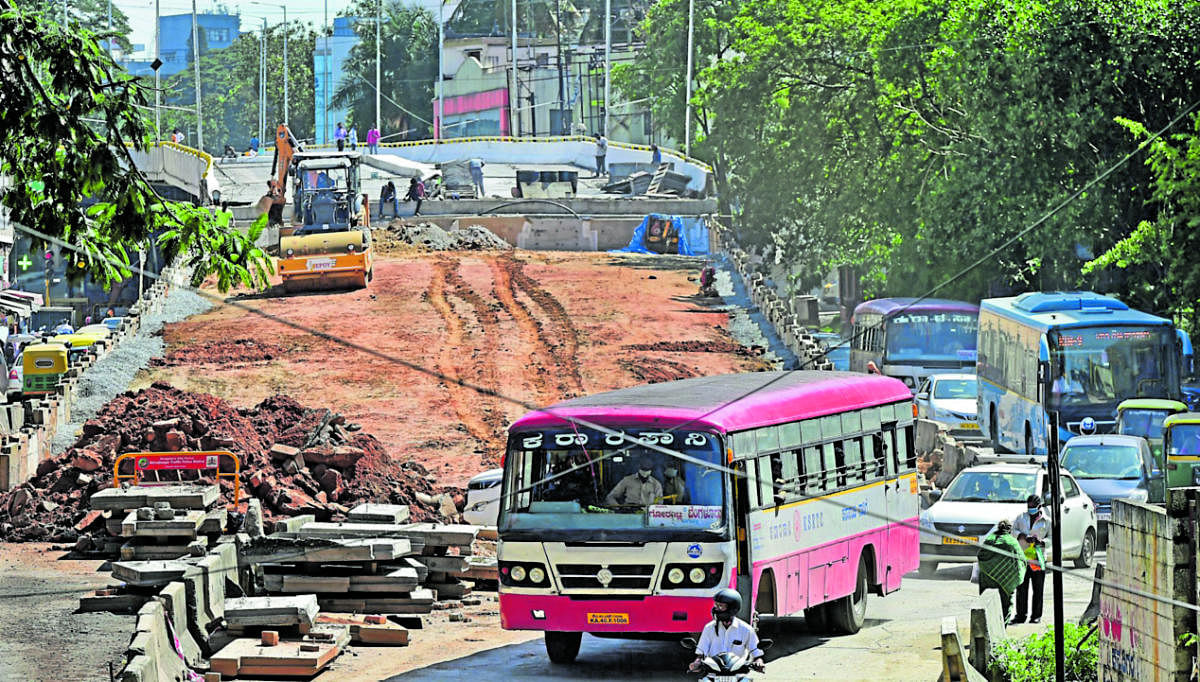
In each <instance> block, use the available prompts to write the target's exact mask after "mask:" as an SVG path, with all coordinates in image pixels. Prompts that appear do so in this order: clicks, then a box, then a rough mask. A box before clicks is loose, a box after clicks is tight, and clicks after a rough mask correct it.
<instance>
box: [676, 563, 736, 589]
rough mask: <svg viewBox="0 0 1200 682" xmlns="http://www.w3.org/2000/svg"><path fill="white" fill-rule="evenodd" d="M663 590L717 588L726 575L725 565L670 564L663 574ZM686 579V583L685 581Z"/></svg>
mask: <svg viewBox="0 0 1200 682" xmlns="http://www.w3.org/2000/svg"><path fill="white" fill-rule="evenodd" d="M662 575H663V576H664V577H663V579H662V587H663V589H669V590H680V589H689V590H691V589H696V588H706V587H715V586H716V585H717V583H719V582H721V578H722V577H724V575H725V565H724V564H719V563H718V564H695V563H690V562H689V563H686V564H668V565H667V567H666V571H665V572H664V573H663V574H662ZM685 578H686V581H685Z"/></svg>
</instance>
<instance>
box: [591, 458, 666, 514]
mask: <svg viewBox="0 0 1200 682" xmlns="http://www.w3.org/2000/svg"><path fill="white" fill-rule="evenodd" d="M653 471H654V460H652V459H651V458H650V457H647V456H646V455H642V457H641V459H639V460H638V470H637V473H634V474H629V475H628V476H626V477H625V478H622V479H621V482H620V483H617V486H616V487H615V488H613V489H612V492H610V493H609V494H608V497H606V498H604V503H605V504H607V505H608V506H610V507H617V506H621V505H626V506H637V507H647V506H649V505H652V504H654V503H656V502H658V501H659V500H660V499H662V495H663V487H662V483H659V482H658V479H657V478H654V477H653V476H651V475H650V474H651V473H653Z"/></svg>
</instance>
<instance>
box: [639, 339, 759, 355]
mask: <svg viewBox="0 0 1200 682" xmlns="http://www.w3.org/2000/svg"><path fill="white" fill-rule="evenodd" d="M621 347H622V348H624V349H625V350H646V351H656V352H660V353H730V354H733V355H741V356H743V357H749V358H753V357H758V356H760V355H762V354H763V353H764V352H765V349H763V347H762V346H743V345H742V344H740V343H735V342H733V341H655V342H654V343H630V344H626V345H624V346H621Z"/></svg>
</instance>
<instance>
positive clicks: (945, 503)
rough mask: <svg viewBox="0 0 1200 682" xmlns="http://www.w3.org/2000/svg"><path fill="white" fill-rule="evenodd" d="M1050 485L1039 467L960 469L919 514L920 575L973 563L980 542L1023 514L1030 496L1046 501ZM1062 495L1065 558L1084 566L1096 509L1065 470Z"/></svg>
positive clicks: (1091, 547)
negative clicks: (944, 566)
mask: <svg viewBox="0 0 1200 682" xmlns="http://www.w3.org/2000/svg"><path fill="white" fill-rule="evenodd" d="M1049 483H1050V481H1049V476H1048V475H1047V473H1046V469H1045V468H1043V467H1042V466H1041V465H1039V464H984V465H981V466H974V467H968V468H966V469H963V470H962V471H960V472H959V474H958V476H955V477H954V480H953V481H951V482H950V485H948V486H946V490H945V491H944V492H941V494H940V495H939V496H937V501H936V502H934V503H933V504H932V505H930V506H929V508H928V509H926V510H925V511H923V512H921V515H920V525H921V567H920V573H921V575H923V576H930V575H933V573H934V571H936V570H937V567H938V564H939V563H973V562H974V561H975V558H976V556H978V554H979V541H980V540H982V539H983V538H984V536H986V535H987V534H988V533H990V532H991V531H992V529H993V528H995V527H996V524H997V523H999V522H1000V521H1002V520H1005V519H1007V520H1009V521H1012V520H1013V519H1015V518H1017V516H1018V515H1020V514H1022V513H1024V512H1025V509H1026V507H1025V501H1026V499H1027V498H1028V497H1029V496H1030V495H1033V494H1036V495H1038V496H1039V497H1041V498H1042V499H1043V500H1046V499H1048V498H1049V494H1050V485H1049ZM936 493H937V491H935V494H936ZM1062 494H1063V501H1062V549H1063V558H1064V559H1073V560H1074V561H1075V566H1076V567H1078V568H1086V567H1087V566H1090V565H1091V563H1092V557H1093V556H1094V554H1095V552H1096V505H1095V503H1093V502H1092V500H1091V498H1089V497H1088V496H1087V493H1085V492H1083V490H1082V489H1081V488H1080V487H1079V484H1078V483H1076V482H1075V478H1074V477H1073V476H1071V474H1070V473H1068V472H1067V471H1065V470H1064V471H1063V472H1062Z"/></svg>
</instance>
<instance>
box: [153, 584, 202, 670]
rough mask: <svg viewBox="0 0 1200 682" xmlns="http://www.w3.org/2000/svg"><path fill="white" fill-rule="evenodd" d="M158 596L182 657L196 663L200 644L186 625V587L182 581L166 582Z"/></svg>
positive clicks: (192, 663) (199, 655) (190, 662)
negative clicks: (177, 641)
mask: <svg viewBox="0 0 1200 682" xmlns="http://www.w3.org/2000/svg"><path fill="white" fill-rule="evenodd" d="M158 598H159V600H160V601H162V604H163V610H164V611H165V612H166V615H167V617H168V618H169V619H170V623H171V627H172V629H173V631H174V632H175V636H176V638H178V640H179V646H180V648H182V649H183V657H184V659H185V660H187V662H188V664H189V665H196V664H198V663H199V662H200V660H201V658H202V655H201V650H200V645H199V644H197V643H196V639H195V638H194V637H192V633H191V630H189V629H188V627H187V621H188V610H187V588H186V587H185V586H184V584H183V583H182V582H173V583H168V584H167V586H166V587H164V588H163V589H162V590H161V591H160V592H159V593H158Z"/></svg>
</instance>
